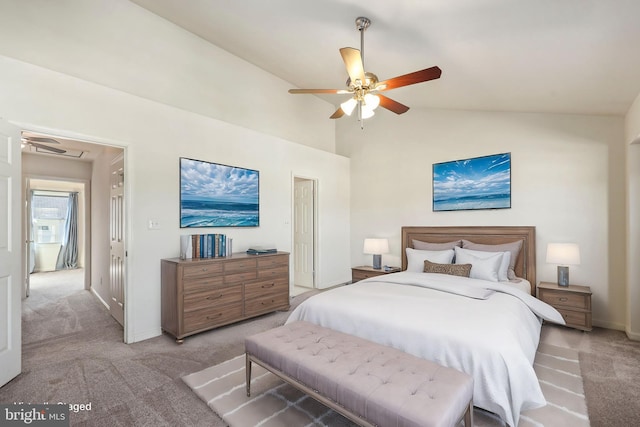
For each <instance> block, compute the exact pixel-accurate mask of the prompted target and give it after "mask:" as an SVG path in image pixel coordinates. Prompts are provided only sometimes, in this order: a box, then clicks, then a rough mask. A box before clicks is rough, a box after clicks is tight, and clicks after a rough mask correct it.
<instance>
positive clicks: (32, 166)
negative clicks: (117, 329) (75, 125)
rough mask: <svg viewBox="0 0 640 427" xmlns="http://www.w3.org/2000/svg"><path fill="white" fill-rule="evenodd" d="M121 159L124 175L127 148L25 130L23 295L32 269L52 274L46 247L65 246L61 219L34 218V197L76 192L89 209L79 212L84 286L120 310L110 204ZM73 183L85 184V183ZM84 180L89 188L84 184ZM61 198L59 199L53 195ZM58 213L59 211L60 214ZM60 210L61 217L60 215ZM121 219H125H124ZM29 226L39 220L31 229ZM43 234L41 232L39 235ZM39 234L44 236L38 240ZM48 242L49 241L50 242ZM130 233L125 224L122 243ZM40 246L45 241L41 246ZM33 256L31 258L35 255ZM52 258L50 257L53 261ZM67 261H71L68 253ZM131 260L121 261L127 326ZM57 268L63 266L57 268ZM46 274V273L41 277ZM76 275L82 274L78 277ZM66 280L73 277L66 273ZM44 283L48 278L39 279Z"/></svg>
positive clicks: (121, 319)
mask: <svg viewBox="0 0 640 427" xmlns="http://www.w3.org/2000/svg"><path fill="white" fill-rule="evenodd" d="M115 159H119V161H120V164H119V165H120V166H119V168H120V169H119V170H120V175H121V176H123V175H124V164H125V162H126V154H125V150H124V149H123V148H121V147H115V146H111V145H106V144H102V143H94V142H89V141H86V140H79V139H75V138H74V137H64V136H58V135H54V134H43V133H37V132H34V131H26V130H24V131H22V177H23V183H24V184H23V193H22V194H23V196H24V199H23V200H24V201H25V202H26V203H25V204H24V205H23V206H25V207H26V208H25V210H24V211H23V224H24V226H23V236H24V240H23V242H26V244H25V246H24V247H23V254H24V256H23V262H22V265H23V267H22V268H23V271H24V276H23V277H24V278H25V280H24V288H23V291H24V292H23V296H27V291H31V289H29V288H30V283H29V278H30V276H31V275H32V274H43V272H44V271H48V273H44V274H45V275H49V277H51V278H52V279H54V275H55V273H52V271H53V268H52V266H51V264H52V262H53V261H52V259H51V257H49V258H47V257H46V256H43V254H42V252H43V250H42V249H44V247H45V246H47V245H48V246H51V248H49V249H50V251H51V252H55V251H56V250H58V251H59V248H60V243H59V242H58V240H59V237H53V234H54V233H55V231H56V230H58V229H59V223H55V218H47V219H46V221H45V219H42V218H41V219H42V221H41V222H40V223H37V224H35V223H33V222H32V221H31V216H32V213H31V204H30V202H31V201H32V200H31V199H32V196H33V195H36V196H42V197H43V198H46V197H50V198H52V199H53V198H55V197H64V196H65V194H64V193H65V192H66V193H67V194H66V196H67V197H68V195H69V194H70V193H73V192H76V193H78V196H79V203H78V205H79V206H80V207H81V208H83V210H82V209H79V212H78V214H79V215H78V219H79V224H78V229H77V231H78V247H77V251H78V266H79V267H81V268H82V277H81V287H80V289H85V290H89V291H90V292H91V293H92V294H93V295H94V296H95V297H96V298H97V299H98V300H99V301H100V302H101V303H102V305H103V306H104V307H105V308H106V309H107V310H109V312H110V314H112V315H114V311H113V309H112V308H111V307H110V302H111V300H112V293H113V292H112V289H113V286H112V277H111V276H112V275H111V270H112V268H111V267H112V265H111V254H110V253H109V244H110V231H112V230H110V220H111V216H112V215H113V214H114V212H113V211H112V209H110V207H111V205H110V199H111V196H112V195H111V194H110V189H111V187H112V182H111V175H112V173H111V168H112V163H113V162H114V160H115ZM73 185H80V187H79V188H77V187H73ZM82 185H83V187H82ZM118 187H119V188H120V192H121V194H120V198H121V199H122V200H124V198H125V197H124V190H125V189H124V183H123V182H119V183H118ZM53 201H54V202H55V199H53ZM52 212H53V207H52V206H49V205H47V206H45V210H44V214H45V215H44V216H46V215H47V214H48V215H52ZM117 214H118V215H119V218H120V219H122V218H124V217H126V207H125V206H124V203H121V209H120V210H119V211H118V212H117ZM54 216H55V215H54ZM59 217H60V215H58V216H57V218H58V219H59ZM120 223H122V224H124V222H123V221H120ZM27 225H30V226H31V225H33V227H30V229H27ZM38 233H39V234H38ZM38 239H39V241H38ZM45 241H46V242H45ZM125 241H126V232H125V230H124V228H122V229H121V230H120V232H119V242H120V243H121V245H122V247H123V248H124V247H125ZM36 246H40V248H37V247H36ZM30 259H31V260H33V261H29V260H30ZM47 259H48V262H47ZM64 261H65V262H67V261H68V260H67V259H66V258H65V259H64ZM125 265H126V259H123V260H122V262H121V269H120V271H122V272H123V276H122V277H120V278H119V280H118V286H119V290H120V294H121V298H119V299H118V302H119V307H120V311H119V312H118V313H117V315H114V318H116V320H117V321H118V322H119V323H120V324H121V325H122V326H123V327H124V325H123V324H124V323H125V320H124V317H125V316H124V313H123V307H124V294H125V293H126V289H125V288H126V280H125V279H124V271H125V268H124V266H125ZM55 270H57V269H55ZM42 277H46V276H41V277H40V278H42ZM73 278H74V280H75V279H77V278H78V275H77V274H76V275H74V276H73ZM65 280H70V279H69V278H65ZM38 284H39V285H40V286H42V280H38ZM123 341H126V328H125V330H124V331H123Z"/></svg>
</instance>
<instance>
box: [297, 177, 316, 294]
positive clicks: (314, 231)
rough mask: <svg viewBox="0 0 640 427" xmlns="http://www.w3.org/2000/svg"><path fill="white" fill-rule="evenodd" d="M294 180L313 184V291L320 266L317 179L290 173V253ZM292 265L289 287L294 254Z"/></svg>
mask: <svg viewBox="0 0 640 427" xmlns="http://www.w3.org/2000/svg"><path fill="white" fill-rule="evenodd" d="M296 179H302V180H305V181H312V182H313V218H312V221H313V244H312V245H311V249H312V251H313V254H312V259H313V275H312V286H313V289H316V288H317V287H318V281H319V277H318V275H319V273H318V272H319V271H320V265H319V257H318V222H319V220H318V212H319V209H318V193H319V189H318V186H319V185H318V178H314V177H310V176H307V175H303V174H297V173H295V172H294V173H292V174H291V215H292V216H291V218H292V220H291V249H292V252H294V251H295V247H296V246H295V217H296V216H295V209H296V202H295V185H296ZM291 258H292V264H293V268H292V271H291V286H294V285H295V283H294V280H293V278H294V277H295V268H296V266H295V260H296V257H295V253H292V257H291Z"/></svg>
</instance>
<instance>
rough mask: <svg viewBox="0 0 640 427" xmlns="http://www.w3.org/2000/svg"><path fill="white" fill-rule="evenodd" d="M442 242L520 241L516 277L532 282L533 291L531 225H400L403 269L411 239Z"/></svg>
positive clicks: (532, 237) (487, 242)
mask: <svg viewBox="0 0 640 427" xmlns="http://www.w3.org/2000/svg"><path fill="white" fill-rule="evenodd" d="M414 239H415V240H420V241H423V242H431V243H444V242H450V241H453V240H458V239H459V240H462V239H465V240H469V241H472V242H475V243H482V244H485V245H498V244H501V243H509V242H515V241H517V240H522V241H523V242H522V250H521V251H520V254H518V258H517V260H516V264H515V269H514V270H515V272H516V276H518V277H522V278H524V279H527V280H528V281H529V283H531V295H535V292H536V228H535V227H532V226H523V227H519V226H516V227H512V226H493V227H482V226H469V227H459V226H452V227H421V226H408V227H402V270H406V269H407V253H406V251H405V248H413V240H414Z"/></svg>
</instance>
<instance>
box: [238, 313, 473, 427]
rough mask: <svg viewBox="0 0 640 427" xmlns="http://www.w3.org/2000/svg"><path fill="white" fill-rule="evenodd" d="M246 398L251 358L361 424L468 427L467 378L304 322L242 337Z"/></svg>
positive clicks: (470, 409) (470, 393) (469, 393)
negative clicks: (462, 422) (461, 425)
mask: <svg viewBox="0 0 640 427" xmlns="http://www.w3.org/2000/svg"><path fill="white" fill-rule="evenodd" d="M245 349H246V363H247V396H250V394H251V363H252V362H255V363H257V364H259V365H261V366H263V367H264V368H265V369H267V370H269V371H271V372H273V373H274V374H275V375H277V376H279V377H280V378H282V379H283V380H284V381H286V382H288V383H290V384H291V385H293V386H294V387H296V388H298V389H300V390H301V391H303V392H304V393H307V394H308V395H310V396H311V397H313V398H314V399H316V400H318V401H319V402H321V403H323V404H325V405H326V406H328V407H330V408H332V409H334V410H335V411H337V412H339V413H341V414H342V415H344V416H345V417H347V418H348V419H350V420H351V421H353V422H355V423H357V424H359V425H362V426H382V427H384V426H398V427H401V426H402V427H409V426H415V427H418V426H421V427H424V426H457V425H459V424H460V422H461V421H462V420H463V419H464V425H465V427H468V426H471V425H473V403H472V397H473V378H472V377H471V376H469V375H467V374H465V373H463V372H459V371H457V370H455V369H451V368H446V367H443V366H440V365H438V364H436V363H433V362H430V361H428V360H425V359H420V358H419V357H415V356H413V355H410V354H407V353H404V352H402V351H400V350H397V349H394V348H390V347H387V346H384V345H380V344H376V343H374V342H371V341H368V340H365V339H362V338H358V337H355V336H353V335H348V334H344V333H341V332H337V331H334V330H331V329H327V328H323V327H321V326H317V325H314V324H311V323H308V322H302V321H300V322H293V323H289V324H287V325H284V326H281V327H278V328H275V329H271V330H269V331H266V332H262V333H260V334H257V335H253V336H250V337H248V338H246V340H245Z"/></svg>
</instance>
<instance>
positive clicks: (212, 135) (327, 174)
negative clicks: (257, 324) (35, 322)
mask: <svg viewBox="0 0 640 427" xmlns="http://www.w3.org/2000/svg"><path fill="white" fill-rule="evenodd" d="M0 93H1V94H2V96H1V97H0V117H4V118H5V119H6V120H9V121H11V122H13V123H16V124H21V125H23V126H25V127H27V128H30V129H32V130H36V129H35V128H37V130H50V131H51V132H53V133H54V134H59V135H61V136H75V137H80V138H81V139H84V140H89V141H94V142H102V143H112V144H115V145H118V144H119V145H122V146H126V147H127V167H126V174H127V180H128V181H127V182H128V184H127V192H128V196H127V202H128V206H129V215H128V218H127V219H128V224H127V229H128V236H129V242H128V245H129V246H128V254H129V257H128V260H127V262H128V267H129V270H128V273H127V279H128V281H129V283H130V284H129V290H130V292H129V293H128V294H127V302H128V304H127V316H128V317H127V339H128V340H129V341H130V342H133V341H139V340H142V339H145V338H149V337H152V336H155V335H158V334H159V333H160V259H161V258H166V257H175V256H178V254H179V235H180V234H181V231H180V229H179V222H178V216H179V215H178V214H179V207H178V192H179V173H178V166H179V165H178V158H179V157H180V156H185V157H192V158H197V159H202V160H208V161H216V162H221V163H225V164H231V165H237V166H242V167H247V168H252V169H257V170H260V172H261V174H260V178H261V183H260V188H261V195H260V201H261V207H260V209H261V221H260V227H259V228H255V229H221V230H220V231H219V232H222V233H226V234H227V235H229V236H231V237H233V238H234V248H235V250H237V251H242V250H245V249H247V247H248V246H250V245H255V244H262V243H275V244H276V245H277V247H278V249H280V250H284V251H290V250H291V241H292V233H291V204H292V193H291V191H292V174H294V173H295V174H299V175H304V176H308V177H314V178H317V179H318V181H319V198H320V200H319V236H318V240H319V244H320V247H319V254H318V257H319V260H320V265H319V268H320V271H319V272H318V279H319V282H318V284H319V286H321V287H323V286H330V285H333V284H336V283H341V282H344V281H347V280H348V279H349V272H350V271H349V267H350V260H349V250H348V246H349V245H348V241H349V196H350V194H349V187H350V185H349V180H350V177H349V160H348V159H347V158H344V157H342V156H338V155H335V154H331V153H328V152H326V151H322V150H317V149H314V148H309V147H306V146H303V145H300V144H296V143H293V142H289V141H286V140H284V139H281V138H278V137H274V136H270V135H266V134H263V133H259V132H256V131H252V130H248V129H244V128H241V127H239V126H236V125H233V124H229V123H225V122H221V121H219V120H215V119H211V118H207V117H204V116H201V115H198V114H194V113H190V112H188V111H185V110H182V109H177V108H173V107H169V106H166V105H163V104H160V103H157V102H153V101H149V100H145V99H141V98H139V97H136V96H132V95H129V94H126V93H123V92H119V91H116V90H113V89H109V88H105V87H102V86H99V85H96V84H93V83H88V82H85V81H82V80H79V79H76V78H73V77H69V76H65V75H62V74H59V73H56V72H52V71H50V70H46V69H43V68H40V67H37V66H33V65H29V64H26V63H23V62H20V61H16V60H13V59H10V58H7V57H0ZM276 113H277V112H276ZM149 219H155V220H157V221H158V222H159V223H160V227H161V229H160V230H148V229H147V222H148V220H149ZM197 231H198V229H193V230H190V232H197Z"/></svg>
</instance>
